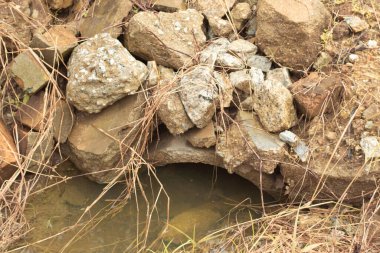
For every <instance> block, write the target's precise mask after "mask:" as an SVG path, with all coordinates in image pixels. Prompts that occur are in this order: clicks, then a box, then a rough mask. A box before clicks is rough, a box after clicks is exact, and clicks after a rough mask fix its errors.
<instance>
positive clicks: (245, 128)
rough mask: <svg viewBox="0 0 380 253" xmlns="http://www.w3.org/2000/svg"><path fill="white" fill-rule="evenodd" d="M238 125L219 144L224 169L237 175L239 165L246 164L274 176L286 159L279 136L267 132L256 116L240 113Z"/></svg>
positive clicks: (237, 119)
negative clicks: (235, 172) (278, 165)
mask: <svg viewBox="0 0 380 253" xmlns="http://www.w3.org/2000/svg"><path fill="white" fill-rule="evenodd" d="M235 122H236V124H233V125H231V126H230V128H229V129H228V130H227V131H226V132H225V133H223V134H220V135H219V139H218V142H217V145H216V150H217V154H218V155H219V156H221V157H222V158H223V163H224V165H225V166H224V167H225V168H226V169H227V170H228V171H229V172H234V171H235V170H236V169H237V168H238V167H239V166H242V165H245V166H249V167H252V168H254V169H256V170H259V171H260V170H261V171H263V172H265V173H268V174H272V173H273V172H274V170H275V168H276V166H277V164H278V163H279V162H280V161H281V160H282V159H284V156H285V152H286V147H285V143H284V142H282V141H281V140H280V139H279V138H278V136H277V135H274V134H270V133H268V132H267V131H266V130H264V128H263V127H262V125H261V124H260V121H259V119H258V117H257V116H256V115H254V114H253V113H250V112H245V111H239V112H238V114H237V116H236V119H235Z"/></svg>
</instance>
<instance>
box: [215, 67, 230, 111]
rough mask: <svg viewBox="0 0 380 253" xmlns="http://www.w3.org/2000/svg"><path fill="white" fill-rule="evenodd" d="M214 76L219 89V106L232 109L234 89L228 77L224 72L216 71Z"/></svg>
mask: <svg viewBox="0 0 380 253" xmlns="http://www.w3.org/2000/svg"><path fill="white" fill-rule="evenodd" d="M213 76H214V80H215V83H216V86H217V87H218V89H219V98H218V100H219V102H218V103H217V106H220V107H224V108H227V107H230V105H231V102H232V100H233V92H234V87H233V86H232V84H231V81H230V80H229V78H228V75H227V74H226V73H224V72H222V73H220V72H218V71H214V73H213Z"/></svg>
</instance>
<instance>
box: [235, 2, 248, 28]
mask: <svg viewBox="0 0 380 253" xmlns="http://www.w3.org/2000/svg"><path fill="white" fill-rule="evenodd" d="M251 15H252V9H251V6H250V5H249V3H237V4H236V5H235V6H234V7H233V8H232V10H231V17H232V21H233V23H234V25H235V27H236V29H237V30H240V29H242V28H243V26H244V24H245V22H246V21H247V20H248V19H249V18H250V17H251Z"/></svg>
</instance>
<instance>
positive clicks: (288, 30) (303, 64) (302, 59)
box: [256, 0, 331, 70]
mask: <svg viewBox="0 0 380 253" xmlns="http://www.w3.org/2000/svg"><path fill="white" fill-rule="evenodd" d="M330 20H331V15H330V13H329V11H328V10H327V9H326V8H325V7H324V5H323V4H322V3H321V2H320V1H319V0H308V1H302V2H300V1H297V0H284V1H281V4H279V3H278V1H276V0H262V1H259V2H258V6H257V32H256V38H257V42H258V46H259V48H260V49H261V50H262V51H263V52H264V53H265V54H266V55H267V56H269V57H270V58H273V59H275V61H276V62H278V63H280V64H281V65H283V66H285V67H289V68H292V69H297V70H304V69H307V68H309V66H311V65H312V64H313V62H314V61H315V60H316V59H317V57H318V54H319V52H320V49H321V43H320V40H321V39H320V36H321V35H322V33H323V32H324V30H325V29H326V28H327V27H328V25H329V23H330ZM284 45H285V46H284Z"/></svg>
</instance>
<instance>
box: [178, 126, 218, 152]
mask: <svg viewBox="0 0 380 253" xmlns="http://www.w3.org/2000/svg"><path fill="white" fill-rule="evenodd" d="M185 138H186V140H187V141H188V142H190V143H191V145H193V146H194V147H198V148H209V147H212V146H215V144H216V135H215V129H214V123H213V122H211V123H210V124H208V125H207V126H206V127H204V128H201V129H197V128H194V129H191V130H190V131H188V132H187V133H186V134H185Z"/></svg>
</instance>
